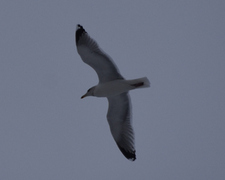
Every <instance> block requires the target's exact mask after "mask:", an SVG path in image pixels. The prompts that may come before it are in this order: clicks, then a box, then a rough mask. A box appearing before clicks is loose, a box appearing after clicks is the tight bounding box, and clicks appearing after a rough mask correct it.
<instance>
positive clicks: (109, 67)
mask: <svg viewBox="0 0 225 180" xmlns="http://www.w3.org/2000/svg"><path fill="white" fill-rule="evenodd" d="M76 45H77V51H78V53H79V55H80V57H81V59H82V60H83V61H84V62H85V63H86V64H88V65H90V66H91V67H92V68H93V69H94V70H95V71H96V73H97V74H98V78H99V82H101V83H103V82H107V81H112V80H116V79H123V77H122V76H121V74H120V73H119V70H118V68H117V67H116V65H115V64H114V63H113V61H112V60H111V58H110V57H109V56H108V55H107V54H106V53H104V52H103V51H102V50H101V49H100V48H99V46H98V44H97V43H96V42H95V41H94V40H93V39H92V38H91V37H90V36H89V35H88V33H87V32H86V31H85V29H84V28H83V27H82V26H81V25H77V30H76Z"/></svg>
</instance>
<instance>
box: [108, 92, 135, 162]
mask: <svg viewBox="0 0 225 180" xmlns="http://www.w3.org/2000/svg"><path fill="white" fill-rule="evenodd" d="M108 102H109V108H108V113H107V119H108V123H109V126H110V130H111V133H112V136H113V138H114V140H115V141H116V144H117V146H118V147H119V149H120V151H121V152H122V153H123V154H124V156H125V157H126V158H127V159H130V160H133V161H134V160H135V159H136V155H135V148H134V131H133V128H132V125H131V105H130V104H131V103H130V97H129V94H128V93H127V92H126V93H122V94H120V95H117V96H113V97H108Z"/></svg>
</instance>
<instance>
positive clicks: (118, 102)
mask: <svg viewBox="0 0 225 180" xmlns="http://www.w3.org/2000/svg"><path fill="white" fill-rule="evenodd" d="M76 45H77V51H78V53H79V55H80V56H81V58H82V60H83V61H84V62H85V63H86V64H88V65H90V66H91V67H92V68H93V69H94V70H95V71H96V73H97V75H98V78H99V83H98V84H97V85H96V86H93V87H92V88H90V89H89V90H88V91H87V93H86V94H85V95H83V96H82V97H81V98H84V97H86V96H96V97H107V99H108V102H109V108H108V113H107V120H108V123H109V126H110V130H111V133H112V135H113V138H114V140H115V141H116V143H117V145H118V147H119V149H120V150H121V152H122V153H123V154H124V156H125V157H126V158H128V159H130V160H133V161H134V160H135V159H136V155H135V148H134V132H133V128H132V125H131V105H130V97H129V94H128V91H129V90H132V89H136V88H144V87H149V86H150V83H149V80H148V79H147V78H146V77H143V78H139V79H133V80H125V79H124V78H123V76H122V75H121V74H120V72H119V70H118V68H117V67H116V65H115V64H114V62H113V61H112V60H111V58H110V57H109V56H108V55H107V54H105V53H104V52H103V51H102V50H101V49H100V48H99V46H98V44H97V43H96V42H95V41H94V40H93V39H92V38H91V37H90V36H89V35H88V34H87V32H86V31H85V30H84V28H83V27H82V26H81V25H77V30H76Z"/></svg>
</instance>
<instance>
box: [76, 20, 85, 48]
mask: <svg viewBox="0 0 225 180" xmlns="http://www.w3.org/2000/svg"><path fill="white" fill-rule="evenodd" d="M84 33H86V31H85V29H84V28H83V26H81V25H80V24H77V30H76V44H77V43H78V41H79V39H80V37H81V36H82V35H83V34H84Z"/></svg>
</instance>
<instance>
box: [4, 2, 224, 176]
mask: <svg viewBox="0 0 225 180" xmlns="http://www.w3.org/2000/svg"><path fill="white" fill-rule="evenodd" d="M224 17H225V1H223V0H216V1H206V0H198V1H196V0H190V1H176V0H175V1H165V0H162V1H144V0H143V1H142V0H141V1H135V2H131V1H128V0H120V1H117V0H116V1H111V2H108V1H104V0H96V1H70V0H67V1H60V0H55V1H49V0H47V1H46V0H45V1H44V0H40V1H25V0H20V1H15V0H11V1H6V0H2V1H0V49H1V50H0V114H1V116H0V179H1V180H12V179H17V180H26V179H29V180H30V179H32V180H36V179H37V180H39V179H54V180H61V179H129V180H135V179H153V180H162V179H168V180H180V179H182V180H189V179H191V180H212V179H216V180H223V179H224V177H225V171H224V169H225V90H224V89H225V36H224V32H225V21H224ZM78 23H80V24H81V25H83V26H84V28H85V29H86V30H87V32H88V33H89V34H90V35H91V36H92V37H93V38H94V39H95V40H96V41H97V42H98V44H99V45H100V46H101V47H102V49H103V50H104V51H105V52H107V53H108V54H109V55H110V56H111V57H112V58H113V59H114V61H115V63H116V64H117V65H118V67H119V69H120V71H121V73H122V75H123V76H124V77H126V78H128V79H132V78H138V77H143V76H147V77H148V78H149V80H150V81H151V88H149V89H140V90H136V91H132V92H130V94H131V98H132V106H133V126H134V130H135V138H136V151H137V160H136V161H135V162H130V161H128V160H127V159H125V157H124V156H123V155H122V153H121V152H120V151H119V149H118V148H117V146H116V144H115V142H114V140H113V139H112V136H111V134H110V131H109V127H108V124H107V121H106V113H107V108H108V107H107V106H108V104H107V100H106V99H104V98H93V97H90V98H86V99H83V100H81V99H80V97H81V95H83V94H84V93H85V92H86V90H87V89H88V88H90V87H91V86H93V85H95V84H96V83H97V82H98V79H97V75H96V74H95V72H94V70H92V69H91V68H90V67H89V66H87V65H86V64H84V63H83V62H82V61H81V59H80V57H79V55H78V54H77V51H76V48H75V43H74V32H75V29H76V24H78Z"/></svg>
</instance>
